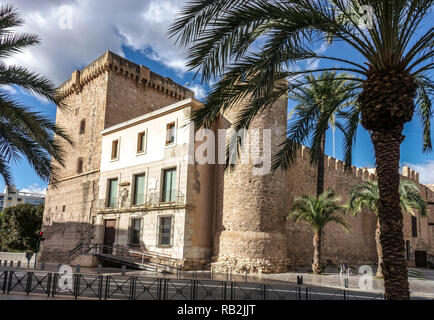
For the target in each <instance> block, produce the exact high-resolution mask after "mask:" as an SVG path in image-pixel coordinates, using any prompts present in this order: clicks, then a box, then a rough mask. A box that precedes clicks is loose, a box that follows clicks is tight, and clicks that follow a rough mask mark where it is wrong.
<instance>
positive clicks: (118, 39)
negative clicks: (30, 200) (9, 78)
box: [0, 0, 434, 191]
mask: <svg viewBox="0 0 434 320" xmlns="http://www.w3.org/2000/svg"><path fill="white" fill-rule="evenodd" d="M3 3H8V2H7V1H3V0H0V4H3ZM13 3H14V4H15V6H16V7H17V8H18V10H19V11H20V12H21V13H22V16H23V18H24V19H25V21H26V24H25V25H24V26H23V27H22V28H21V29H20V31H26V32H33V33H36V34H38V35H40V37H41V38H42V43H41V44H40V45H38V46H36V47H33V48H31V49H30V50H29V51H26V52H24V53H23V54H20V55H17V56H14V57H12V58H11V59H9V60H8V61H6V62H7V63H13V64H18V65H22V66H26V67H28V68H29V69H31V70H34V71H37V72H40V73H42V74H44V75H46V76H48V77H49V78H51V79H53V81H55V83H56V84H60V83H62V82H63V81H65V80H67V79H68V78H69V77H70V75H71V73H72V72H73V71H74V70H76V69H81V68H82V67H84V66H86V65H87V64H88V63H90V62H91V61H93V60H94V59H96V58H97V57H99V56H100V55H101V54H102V53H103V52H104V51H106V50H111V51H113V52H115V53H118V54H120V55H123V56H125V57H126V58H127V59H130V60H132V61H134V62H135V63H138V64H143V65H146V66H147V67H149V68H150V69H151V70H152V71H154V72H156V73H159V74H162V75H165V76H167V77H170V78H172V79H173V80H175V81H176V82H178V83H180V84H181V85H184V84H185V83H187V82H190V88H191V89H193V90H194V91H195V92H196V96H197V98H199V99H201V98H203V97H204V96H205V94H206V90H207V89H208V86H207V85H202V84H201V83H200V81H199V80H193V73H189V72H187V69H186V67H185V52H184V51H183V50H182V49H180V48H177V47H176V46H174V44H173V42H172V41H171V40H169V39H168V38H167V36H166V30H167V27H168V25H169V24H170V22H171V21H173V19H174V17H176V14H177V11H178V10H179V8H180V6H181V5H182V4H183V3H184V1H183V0H158V1H157V0H149V1H144V2H142V3H140V2H137V1H133V0H127V1H116V0H110V1H108V0H105V1H103V0H92V1H85V0H68V1H66V0H60V1H51V0H36V1H32V2H29V1H27V0H16V1H14V2H13ZM64 4H67V5H68V6H67V7H62V5H64ZM65 19H66V20H65ZM70 22H71V23H70ZM69 23H70V24H69ZM328 50H331V51H327V53H333V54H341V55H343V56H346V57H351V59H352V60H354V61H357V60H359V59H360V57H359V56H358V55H357V54H356V53H355V52H352V51H351V50H349V49H348V48H346V47H342V46H339V45H338V46H336V47H333V48H330V49H328ZM321 66H332V65H327V64H324V63H321ZM299 67H303V65H300V66H299ZM8 90H9V91H10V93H11V94H13V95H14V97H15V98H16V99H18V100H19V101H21V102H22V103H24V104H26V105H28V106H29V107H30V108H32V109H33V110H36V111H39V112H42V113H44V114H46V115H48V116H49V117H50V118H52V119H53V120H54V119H55V113H56V107H55V106H53V105H51V104H48V103H46V102H44V101H41V100H40V99H39V98H35V97H32V96H30V95H28V94H24V93H23V92H21V91H20V90H19V89H17V88H8ZM289 105H290V108H291V107H292V106H293V105H294V104H293V103H292V102H290V103H289ZM432 131H434V129H433V130H432ZM433 133H434V132H433ZM404 134H405V135H406V139H405V141H404V143H403V144H402V147H401V162H402V164H408V165H410V166H411V167H413V168H415V169H416V170H418V171H420V172H421V178H422V179H423V182H425V183H434V154H432V153H431V154H423V153H422V128H421V126H420V119H418V117H417V116H415V117H414V119H413V121H412V122H410V123H408V124H407V125H406V126H405V130H404ZM328 136H329V139H328V140H327V145H326V153H327V154H329V155H331V154H332V152H333V151H332V139H331V132H329V134H328ZM341 141H342V136H341V134H340V133H339V132H337V134H336V157H337V158H340V159H342V150H341V147H340V146H341ZM374 164H375V157H374V153H373V147H372V144H371V141H370V137H369V134H368V133H367V132H366V131H365V130H364V129H362V128H359V130H358V134H357V145H356V148H355V150H354V165H356V166H358V167H373V166H374ZM13 174H14V178H15V183H16V185H17V187H18V188H19V189H21V190H23V189H24V190H26V191H42V190H43V189H44V188H45V187H46V184H45V183H44V182H43V181H41V180H40V179H39V178H38V177H37V175H36V174H35V173H34V172H33V170H32V168H31V167H30V166H29V165H28V164H27V163H26V162H25V161H21V162H19V163H16V164H13ZM3 187H4V183H3V181H2V180H1V179H0V188H1V189H2V188H3Z"/></svg>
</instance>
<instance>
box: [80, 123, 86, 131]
mask: <svg viewBox="0 0 434 320" xmlns="http://www.w3.org/2000/svg"><path fill="white" fill-rule="evenodd" d="M85 131H86V119H83V120H81V121H80V134H83V133H84V132H85Z"/></svg>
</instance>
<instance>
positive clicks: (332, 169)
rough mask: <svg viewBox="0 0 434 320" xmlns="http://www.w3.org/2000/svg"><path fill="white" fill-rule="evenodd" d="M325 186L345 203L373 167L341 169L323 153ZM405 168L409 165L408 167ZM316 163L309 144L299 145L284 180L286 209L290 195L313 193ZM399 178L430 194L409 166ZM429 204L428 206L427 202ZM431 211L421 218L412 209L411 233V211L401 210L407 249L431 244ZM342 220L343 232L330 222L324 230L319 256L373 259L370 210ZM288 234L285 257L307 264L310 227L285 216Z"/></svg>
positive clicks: (343, 260)
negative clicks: (415, 228)
mask: <svg viewBox="0 0 434 320" xmlns="http://www.w3.org/2000/svg"><path fill="white" fill-rule="evenodd" d="M324 163H325V189H332V190H334V191H335V193H336V195H338V196H341V197H342V203H347V201H348V196H349V195H348V193H349V191H350V190H351V187H352V186H354V185H355V184H358V183H361V182H362V181H363V180H371V181H373V180H375V179H376V176H375V169H369V170H368V169H359V168H355V167H352V172H350V173H346V172H344V169H343V168H344V163H343V162H342V161H339V160H336V159H333V158H331V157H325V159H324ZM408 169H409V168H408ZM316 172H317V169H316V167H312V166H310V165H309V148H306V147H302V150H300V153H299V156H298V158H297V160H296V162H295V164H294V166H293V167H292V168H290V169H289V170H288V171H287V179H288V180H287V181H288V184H289V186H288V195H289V197H287V201H288V212H289V210H290V208H291V206H292V203H293V199H294V198H295V197H296V196H300V195H302V194H315V193H316ZM402 179H410V180H412V181H413V182H415V183H416V184H417V185H418V186H419V188H420V190H421V195H422V197H424V198H425V199H427V200H428V199H429V198H431V197H434V192H432V191H430V190H429V189H428V188H426V187H425V186H424V185H421V184H419V176H418V174H417V173H415V172H414V171H413V170H411V169H410V170H408V171H407V168H406V167H405V168H404V172H403V175H402ZM431 207H432V206H431ZM432 213H434V212H433V209H432V208H431V215H429V217H427V218H423V217H421V216H420V214H419V213H418V212H417V211H416V212H414V214H415V216H416V218H417V224H418V236H417V237H413V236H412V229H411V228H412V226H411V215H410V214H406V213H404V214H403V222H404V227H403V233H404V240H408V241H410V248H411V252H412V253H414V251H415V250H420V251H427V252H428V253H429V252H430V250H431V251H432V249H431V248H433V246H434V241H433V240H434V238H433V230H432V229H433V228H432V226H430V225H429V223H430V219H433V216H432ZM345 219H346V221H347V223H348V224H349V226H350V229H351V230H350V232H349V233H347V232H346V231H344V230H343V229H342V228H341V227H340V226H337V225H334V224H330V225H328V226H327V227H326V229H325V231H324V241H323V251H322V253H323V259H324V261H325V262H326V261H327V260H328V261H329V262H331V263H336V264H341V263H346V264H373V263H376V261H377V251H376V243H375V229H376V223H377V219H376V216H375V215H374V214H372V213H371V212H368V211H367V210H363V211H362V213H359V214H358V215H357V216H355V217H354V216H352V215H347V216H346V218H345ZM286 230H287V237H288V257H289V259H290V262H291V264H292V265H310V264H311V262H312V257H313V241H312V240H313V232H312V230H311V229H310V227H309V226H308V225H307V224H306V223H304V222H300V223H298V224H296V223H294V221H293V220H292V219H289V220H288V221H287V223H286Z"/></svg>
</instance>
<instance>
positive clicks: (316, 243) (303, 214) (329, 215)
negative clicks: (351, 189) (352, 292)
mask: <svg viewBox="0 0 434 320" xmlns="http://www.w3.org/2000/svg"><path fill="white" fill-rule="evenodd" d="M340 200H341V199H340V198H338V197H335V196H334V193H333V191H330V190H328V191H326V192H325V193H323V194H321V195H319V196H316V197H315V196H312V195H303V196H300V197H298V198H295V199H294V204H293V206H292V209H291V210H292V212H291V214H290V215H289V217H292V218H294V220H295V222H296V223H298V222H300V221H301V220H303V221H305V222H307V223H308V224H309V225H310V226H311V228H312V229H313V231H314V235H313V247H314V254H313V263H312V270H313V272H314V273H315V274H321V273H322V271H323V270H322V262H321V245H322V237H323V232H324V228H325V226H326V225H327V224H329V223H331V222H334V223H337V224H339V225H341V226H342V227H343V228H344V230H349V227H348V225H347V223H346V222H345V219H344V218H343V217H342V216H341V215H340V214H339V213H345V206H343V205H340V204H339V201H340ZM289 217H288V218H289Z"/></svg>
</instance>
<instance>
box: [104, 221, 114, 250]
mask: <svg viewBox="0 0 434 320" xmlns="http://www.w3.org/2000/svg"><path fill="white" fill-rule="evenodd" d="M115 238H116V220H104V253H106V254H111V253H112V252H113V244H114V243H115Z"/></svg>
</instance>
